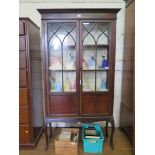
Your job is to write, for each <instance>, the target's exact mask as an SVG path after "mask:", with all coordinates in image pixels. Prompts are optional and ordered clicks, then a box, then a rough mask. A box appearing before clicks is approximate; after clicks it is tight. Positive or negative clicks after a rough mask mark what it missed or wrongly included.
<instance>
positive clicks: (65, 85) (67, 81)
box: [64, 77, 71, 91]
mask: <svg viewBox="0 0 155 155" xmlns="http://www.w3.org/2000/svg"><path fill="white" fill-rule="evenodd" d="M70 90H71V82H70V80H69V77H67V78H66V80H65V83H64V91H70Z"/></svg>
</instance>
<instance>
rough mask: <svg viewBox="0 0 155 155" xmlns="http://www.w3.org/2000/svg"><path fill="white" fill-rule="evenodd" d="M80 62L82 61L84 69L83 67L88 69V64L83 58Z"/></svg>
mask: <svg viewBox="0 0 155 155" xmlns="http://www.w3.org/2000/svg"><path fill="white" fill-rule="evenodd" d="M82 63H83V69H84V70H85V69H88V64H87V62H86V60H85V59H83V60H82Z"/></svg>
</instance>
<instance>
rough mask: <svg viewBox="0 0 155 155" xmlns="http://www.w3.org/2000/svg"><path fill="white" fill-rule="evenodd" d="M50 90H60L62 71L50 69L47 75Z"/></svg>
mask: <svg viewBox="0 0 155 155" xmlns="http://www.w3.org/2000/svg"><path fill="white" fill-rule="evenodd" d="M49 80H50V92H62V72H59V71H51V72H50V75H49Z"/></svg>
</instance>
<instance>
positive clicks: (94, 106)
mask: <svg viewBox="0 0 155 155" xmlns="http://www.w3.org/2000/svg"><path fill="white" fill-rule="evenodd" d="M81 98H82V114H89V115H97V114H108V103H109V95H103V94H100V95H96V94H94V95H91V96H90V94H86V95H84V94H83V95H82V97H81Z"/></svg>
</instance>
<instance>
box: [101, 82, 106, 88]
mask: <svg viewBox="0 0 155 155" xmlns="http://www.w3.org/2000/svg"><path fill="white" fill-rule="evenodd" d="M100 89H106V83H105V81H104V80H102V81H101V85H100Z"/></svg>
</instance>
